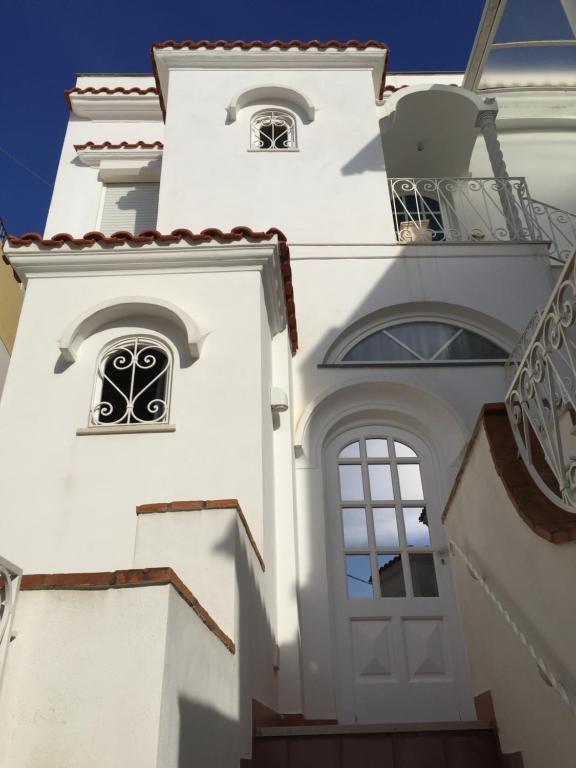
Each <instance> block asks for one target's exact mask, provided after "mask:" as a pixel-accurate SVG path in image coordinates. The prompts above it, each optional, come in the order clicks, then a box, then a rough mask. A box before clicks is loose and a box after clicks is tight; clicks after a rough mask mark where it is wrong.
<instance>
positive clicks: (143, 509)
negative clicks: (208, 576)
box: [136, 499, 266, 571]
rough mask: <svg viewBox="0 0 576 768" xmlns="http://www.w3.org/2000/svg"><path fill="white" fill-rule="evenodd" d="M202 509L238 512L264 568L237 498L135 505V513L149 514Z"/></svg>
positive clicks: (263, 568)
mask: <svg viewBox="0 0 576 768" xmlns="http://www.w3.org/2000/svg"><path fill="white" fill-rule="evenodd" d="M203 509H235V510H236V513H237V514H238V518H239V519H240V522H241V523H242V527H243V528H244V531H245V532H246V536H247V537H248V541H249V542H250V544H251V546H252V549H253V550H254V554H255V555H256V559H257V560H258V562H259V563H260V567H261V568H262V570H263V571H265V570H266V564H265V562H264V558H263V557H262V555H261V554H260V550H259V549H258V545H257V544H256V540H255V539H254V536H253V535H252V531H251V530H250V526H249V524H248V520H247V519H246V516H245V515H244V512H243V511H242V507H241V506H240V502H239V501H238V499H209V500H207V501H206V500H201V499H195V500H190V501H169V502H158V503H154V504H140V505H139V506H138V507H136V514H137V515H151V514H164V513H166V512H197V511H200V510H203Z"/></svg>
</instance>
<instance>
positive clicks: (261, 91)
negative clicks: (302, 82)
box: [226, 83, 316, 123]
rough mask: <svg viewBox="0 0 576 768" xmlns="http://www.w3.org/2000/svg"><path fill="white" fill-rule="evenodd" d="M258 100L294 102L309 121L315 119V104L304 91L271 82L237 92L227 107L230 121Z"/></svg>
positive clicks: (272, 102)
mask: <svg viewBox="0 0 576 768" xmlns="http://www.w3.org/2000/svg"><path fill="white" fill-rule="evenodd" d="M257 100H263V101H269V102H270V103H271V104H274V103H275V102H276V101H281V102H286V103H288V104H293V105H295V106H296V107H300V108H301V109H302V110H303V112H304V114H305V115H306V117H307V118H308V121H309V122H312V121H313V120H314V117H315V114H316V108H315V106H314V105H313V104H312V102H311V101H310V99H309V98H308V97H307V96H306V95H305V94H304V93H302V91H298V90H297V89H296V88H291V87H290V86H286V85H277V84H274V83H269V84H266V85H256V86H251V87H250V88H245V89H244V90H242V91H240V93H237V94H236V96H234V98H233V99H232V100H231V101H230V104H228V106H227V107H226V111H227V112H228V119H229V121H230V122H231V123H233V122H234V121H235V120H236V119H237V117H238V112H239V111H240V110H241V109H243V108H244V107H246V106H248V105H249V104H251V103H253V102H254V101H257Z"/></svg>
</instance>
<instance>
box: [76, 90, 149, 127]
mask: <svg viewBox="0 0 576 768" xmlns="http://www.w3.org/2000/svg"><path fill="white" fill-rule="evenodd" d="M70 106H71V109H72V113H73V114H74V115H76V116H77V117H84V118H88V119H89V120H137V121H142V120H145V121H148V120H150V121H161V120H162V112H161V110H160V100H159V98H158V94H156V93H144V94H141V93H71V94H70Z"/></svg>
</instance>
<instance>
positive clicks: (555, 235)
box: [528, 199, 576, 262]
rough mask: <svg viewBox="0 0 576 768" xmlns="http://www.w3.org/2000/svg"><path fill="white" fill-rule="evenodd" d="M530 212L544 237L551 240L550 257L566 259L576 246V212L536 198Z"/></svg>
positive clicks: (536, 226) (536, 227) (560, 260)
mask: <svg viewBox="0 0 576 768" xmlns="http://www.w3.org/2000/svg"><path fill="white" fill-rule="evenodd" d="M528 213H529V214H530V215H532V216H534V220H533V222H532V224H533V227H534V228H535V229H536V230H538V231H539V232H540V235H541V237H542V239H543V240H550V258H552V259H554V260H555V261H558V262H564V261H566V260H567V259H568V258H569V257H570V254H571V253H572V251H573V250H574V247H575V246H576V214H574V213H570V211H565V210H563V209H562V208H555V207H554V206H553V205H548V203H543V202H542V201H541V200H534V199H533V200H532V205H531V206H530V208H529V210H528Z"/></svg>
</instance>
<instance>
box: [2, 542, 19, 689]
mask: <svg viewBox="0 0 576 768" xmlns="http://www.w3.org/2000/svg"><path fill="white" fill-rule="evenodd" d="M21 579H22V571H21V570H20V568H18V567H17V566H16V565H14V564H13V563H11V562H9V561H8V560H5V559H4V558H2V557H0V684H1V682H2V673H3V671H4V665H5V663H6V654H7V653H8V646H9V644H10V640H11V639H12V621H13V619H14V612H15V610H16V600H17V599H18V591H19V589H20V581H21Z"/></svg>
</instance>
